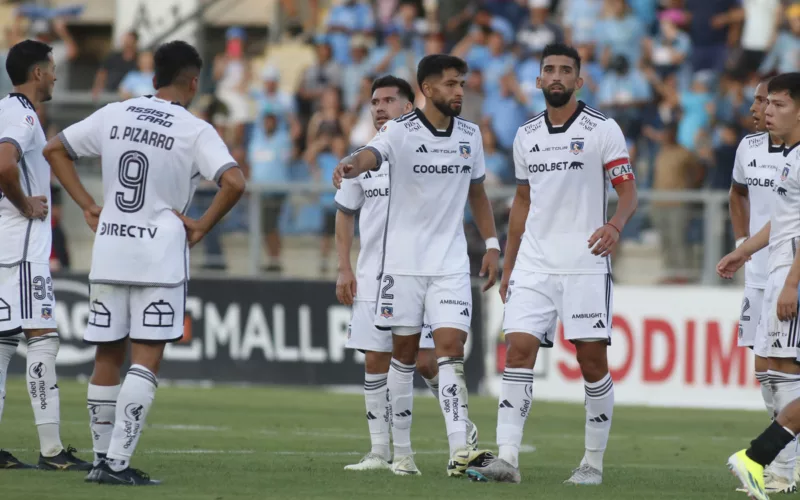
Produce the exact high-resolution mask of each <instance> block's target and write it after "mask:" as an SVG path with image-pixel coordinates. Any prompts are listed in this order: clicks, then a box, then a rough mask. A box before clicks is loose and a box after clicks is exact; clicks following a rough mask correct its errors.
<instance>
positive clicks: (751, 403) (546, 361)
mask: <svg viewBox="0 0 800 500" xmlns="http://www.w3.org/2000/svg"><path fill="white" fill-rule="evenodd" d="M486 296H487V306H486V309H485V311H486V320H487V327H488V328H487V332H486V333H487V335H489V336H490V338H491V340H490V342H489V344H490V345H491V346H492V347H493V348H492V349H490V350H489V351H490V353H489V354H488V356H492V354H491V353H492V352H494V353H495V355H494V360H493V361H494V363H493V368H494V369H493V370H491V371H490V373H492V374H493V375H490V376H489V379H488V380H487V382H488V383H487V384H486V387H487V389H488V390H489V391H490V392H491V393H492V394H493V395H495V396H496V395H498V393H499V389H500V377H501V375H502V367H503V363H504V358H503V353H504V344H503V340H502V337H501V326H502V319H503V303H502V301H501V300H500V297H499V295H498V294H497V291H496V289H495V290H493V291H491V292H488V293H487V294H486ZM741 301H742V291H741V290H738V289H735V288H714V287H625V286H617V287H616V288H615V290H614V315H613V316H614V317H613V326H614V329H613V336H612V345H611V346H610V347H609V366H610V369H611V374H612V377H613V379H614V387H615V398H616V402H617V403H619V404H636V405H653V406H670V407H695V408H730V409H763V408H764V404H763V402H762V400H761V393H760V391H759V384H758V382H757V381H756V380H755V376H754V373H753V371H754V370H753V355H752V352H751V351H750V350H749V349H743V348H739V347H737V346H736V341H737V336H738V319H739V313H740V309H741ZM535 374H536V379H535V383H534V391H533V392H534V398H535V399H542V400H551V401H566V402H580V403H582V402H583V401H584V388H583V380H582V378H581V374H580V369H579V368H578V363H577V362H576V361H575V348H574V346H573V345H572V344H571V343H569V342H567V341H565V340H564V336H563V329H562V328H561V326H560V325H559V333H558V337H557V341H556V343H555V347H554V348H552V349H542V350H540V354H539V358H538V360H537V367H536V370H535Z"/></svg>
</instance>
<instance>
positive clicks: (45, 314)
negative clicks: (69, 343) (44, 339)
mask: <svg viewBox="0 0 800 500" xmlns="http://www.w3.org/2000/svg"><path fill="white" fill-rule="evenodd" d="M52 317H53V308H52V307H50V306H43V307H42V319H51V318H52Z"/></svg>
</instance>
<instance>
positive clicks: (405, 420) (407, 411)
mask: <svg viewBox="0 0 800 500" xmlns="http://www.w3.org/2000/svg"><path fill="white" fill-rule="evenodd" d="M414 368H415V365H406V364H403V363H401V362H399V361H397V360H396V359H394V358H392V364H391V366H390V368H389V379H388V384H389V404H390V408H391V410H392V442H393V444H394V459H395V461H396V460H397V459H398V458H399V457H405V456H408V455H411V454H412V453H413V452H412V451H411V419H412V415H411V412H412V411H413V408H414Z"/></svg>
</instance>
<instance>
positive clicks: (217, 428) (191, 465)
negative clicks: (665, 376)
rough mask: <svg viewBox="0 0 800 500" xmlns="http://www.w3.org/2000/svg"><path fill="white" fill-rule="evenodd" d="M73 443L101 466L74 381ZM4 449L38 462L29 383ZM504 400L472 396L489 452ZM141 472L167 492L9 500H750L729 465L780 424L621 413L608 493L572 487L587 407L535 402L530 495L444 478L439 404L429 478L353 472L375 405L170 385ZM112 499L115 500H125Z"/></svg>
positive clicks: (355, 398) (34, 484)
mask: <svg viewBox="0 0 800 500" xmlns="http://www.w3.org/2000/svg"><path fill="white" fill-rule="evenodd" d="M59 386H60V388H61V419H62V430H61V435H62V441H63V442H64V445H68V444H72V445H73V446H75V447H76V448H78V449H79V450H80V452H81V453H80V456H81V457H82V458H85V459H90V456H91V437H90V435H89V430H88V424H87V420H88V415H87V410H86V385H85V384H81V383H78V382H74V381H66V380H65V381H61V382H60V383H59ZM7 390H8V395H7V398H6V405H5V414H4V416H3V421H2V423H0V447H2V448H6V449H11V450H13V452H14V453H15V455H16V456H17V457H18V458H20V459H22V460H24V461H28V462H34V463H35V461H36V460H37V457H38V450H37V446H38V440H37V437H36V429H35V427H34V425H33V418H32V411H31V408H30V400H29V398H28V396H27V395H26V393H25V381H24V380H23V379H20V378H16V379H11V380H9V381H8V384H7ZM496 407H497V401H496V400H495V399H493V398H479V397H474V396H473V397H471V398H470V412H469V413H470V417H471V418H472V419H473V420H474V421H475V422H476V423H477V425H478V426H479V429H480V433H481V434H480V440H481V444H482V447H485V448H489V449H492V450H495V451H496V446H495V444H494V442H495V424H496V412H497V410H496ZM148 420H149V422H148V428H147V430H146V432H145V433H144V435H143V437H142V439H141V441H140V442H139V447H138V450H137V452H136V455H135V456H134V460H133V466H134V467H136V468H140V469H142V470H144V471H146V472H148V473H150V474H151V476H152V477H154V478H157V479H162V480H163V481H164V484H163V485H161V486H157V487H152V488H146V489H145V490H142V488H129V487H110V486H99V485H94V484H84V483H83V477H84V475H83V474H82V473H71V472H43V471H0V498H2V499H3V500H12V499H13V500H16V499H25V500H29V499H32V498H52V499H57V500H66V499H94V498H97V499H108V498H114V500H123V499H136V500H141V498H142V497H143V496H146V497H151V498H158V499H186V500H189V499H191V500H201V499H202V500H223V499H224V500H227V499H241V498H276V499H318V498H335V499H340V498H341V499H353V498H365V499H366V498H369V499H375V498H418V499H419V498H430V499H442V498H454V499H458V500H464V499H473V498H474V499H480V500H485V499H486V498H487V497H489V498H501V497H504V496H510V495H514V496H515V497H517V496H524V497H526V498H535V499H539V500H550V499H552V500H566V499H570V500H571V499H587V500H589V499H591V500H611V499H613V500H621V499H631V500H633V499H636V500H645V499H662V498H663V499H667V498H669V499H675V498H681V499H698V500H699V499H709V498H714V499H743V498H744V494H742V493H736V492H735V491H734V489H735V488H736V487H737V484H736V481H735V479H734V478H733V477H732V476H731V474H730V473H729V472H728V470H727V468H726V467H725V460H726V459H727V457H728V456H729V455H730V454H731V453H733V452H734V451H737V450H739V449H741V448H743V447H745V446H746V445H747V444H748V442H749V440H750V439H752V438H753V437H755V436H756V435H757V434H758V433H760V432H761V430H762V429H763V428H764V427H765V426H766V425H767V424H768V423H769V421H768V419H767V416H766V412H758V413H757V412H734V411H724V412H723V411H697V410H670V409H660V408H631V407H621V408H617V409H616V411H615V413H614V424H613V428H612V431H611V441H610V443H609V447H608V451H607V452H606V460H605V464H606V465H605V478H604V481H605V483H604V484H603V485H602V486H600V487H583V488H576V487H570V486H566V485H562V484H561V482H562V481H563V480H564V479H566V478H567V477H569V474H570V472H571V470H572V469H573V468H574V467H576V466H577V465H578V462H579V460H580V458H581V456H582V454H583V426H584V410H583V407H581V406H579V405H566V404H553V403H539V402H537V403H534V405H533V408H532V411H531V416H530V417H529V418H528V422H527V427H526V433H525V438H524V443H525V445H524V447H525V450H527V451H526V452H524V453H522V455H521V456H520V462H521V472H522V478H523V482H522V484H520V485H506V484H485V483H473V482H470V481H469V480H467V479H453V478H448V477H446V475H445V466H446V464H447V459H448V452H447V438H446V435H445V428H444V422H443V420H442V415H441V413H440V410H439V406H438V403H437V402H436V401H435V400H434V399H433V397H431V396H428V395H426V396H425V397H419V398H416V399H415V402H414V424H413V430H412V442H413V444H414V448H415V451H416V452H417V456H416V462H417V465H418V466H419V468H420V470H421V471H422V474H423V475H422V476H421V477H396V476H393V475H392V474H391V473H390V472H388V471H381V472H369V473H363V472H362V473H358V472H345V471H344V470H342V468H343V467H344V466H345V465H347V464H349V463H354V462H356V461H358V459H359V458H360V457H361V455H363V454H364V453H365V452H366V451H368V448H369V438H368V434H367V425H366V422H365V419H364V400H363V397H362V396H361V395H357V394H352V395H351V394H337V393H328V392H321V391H318V390H310V389H302V388H273V387H249V388H245V387H230V386H217V387H215V388H211V389H208V388H188V387H176V386H173V387H163V386H162V387H160V388H159V389H158V392H157V394H156V400H155V405H154V407H153V409H152V410H151V412H150V415H149V416H148ZM112 495H113V496H112Z"/></svg>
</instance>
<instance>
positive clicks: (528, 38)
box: [517, 7, 564, 55]
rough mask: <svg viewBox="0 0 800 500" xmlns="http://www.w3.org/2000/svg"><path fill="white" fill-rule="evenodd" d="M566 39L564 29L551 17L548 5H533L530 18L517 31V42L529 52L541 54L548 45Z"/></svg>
mask: <svg viewBox="0 0 800 500" xmlns="http://www.w3.org/2000/svg"><path fill="white" fill-rule="evenodd" d="M563 41H564V30H562V29H561V27H560V26H558V25H557V24H556V23H554V22H553V21H552V20H551V19H550V11H549V10H548V9H547V8H546V7H532V8H531V10H530V15H529V16H528V20H527V21H526V22H525V23H524V24H523V25H522V27H521V28H520V30H519V31H518V32H517V43H518V44H519V45H520V46H521V47H522V49H523V50H524V51H525V52H527V53H529V54H536V55H539V54H541V53H542V51H543V50H544V48H545V46H546V45H549V44H551V43H556V42H563Z"/></svg>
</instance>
